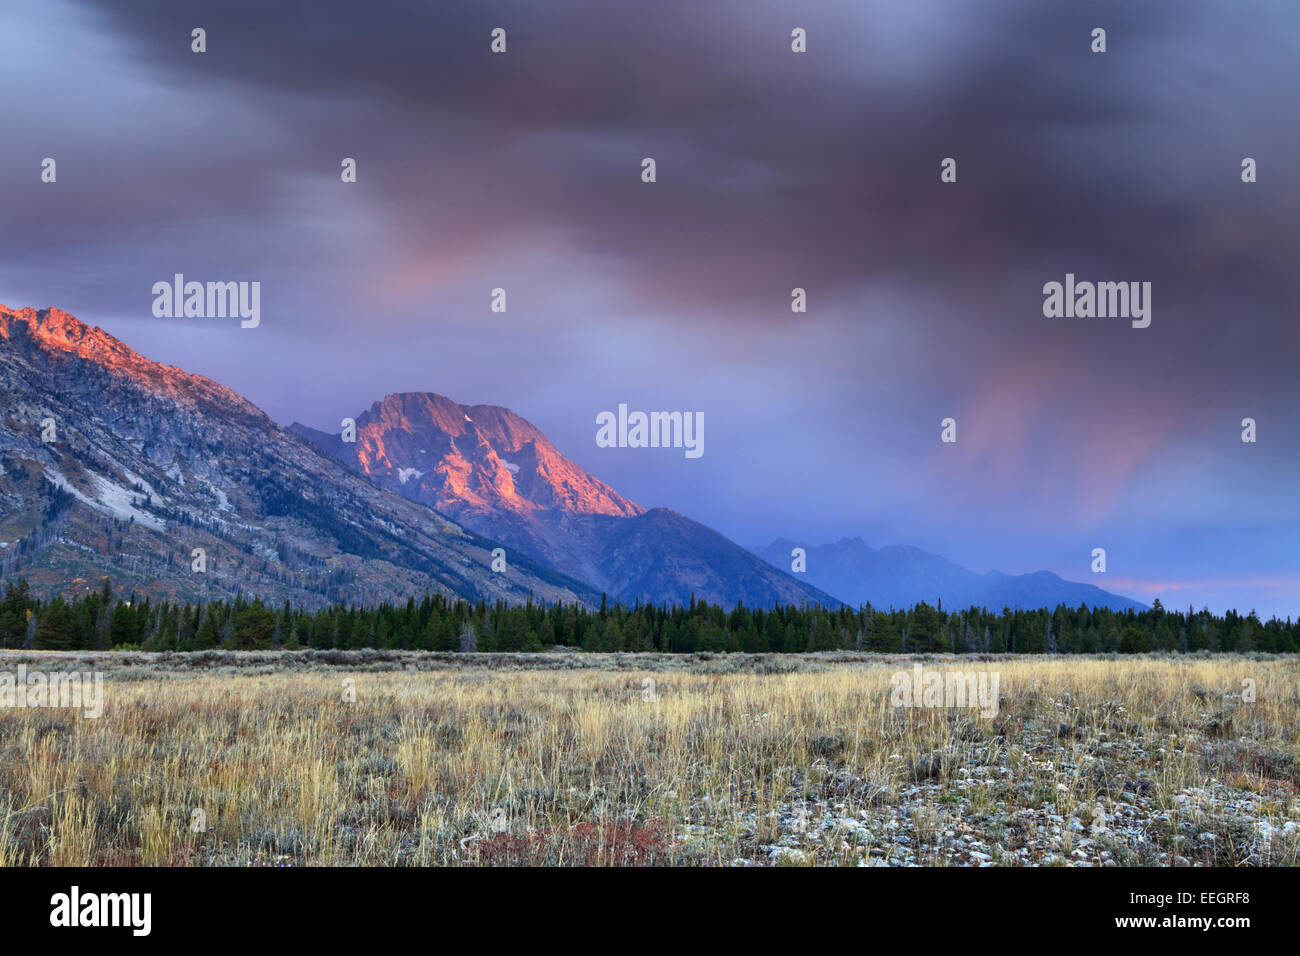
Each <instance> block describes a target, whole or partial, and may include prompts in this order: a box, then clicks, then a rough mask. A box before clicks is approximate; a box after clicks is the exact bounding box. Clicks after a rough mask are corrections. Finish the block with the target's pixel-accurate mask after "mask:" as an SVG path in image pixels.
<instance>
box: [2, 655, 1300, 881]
mask: <svg viewBox="0 0 1300 956" xmlns="http://www.w3.org/2000/svg"><path fill="white" fill-rule="evenodd" d="M918 660H921V662H922V663H923V666H924V667H925V668H926V669H927V670H928V669H937V670H940V671H950V670H955V669H960V670H962V671H966V672H978V673H988V674H997V676H998V678H999V689H1000V694H999V697H998V706H997V714H996V715H990V716H981V714H980V713H979V711H978V710H975V709H971V708H959V707H946V708H945V707H933V708H905V707H896V706H894V702H893V694H892V693H891V676H892V675H894V674H896V673H898V672H900V671H904V672H906V671H910V670H911V668H912V667H913V665H914V663H916V662H917V661H918ZM20 663H21V664H25V665H26V666H27V667H28V668H41V669H44V670H46V671H59V670H68V669H71V668H75V669H78V670H83V671H90V670H93V671H100V672H102V673H103V675H104V698H105V703H104V712H103V716H102V717H100V718H98V719H92V718H88V717H86V716H84V715H83V714H82V713H80V712H77V711H73V710H70V709H13V708H0V865H4V866H23V865H76V866H82V865H99V864H127V865H132V864H139V865H197V866H201V865H354V864H366V865H381V866H389V865H513V864H547V865H555V864H586V865H644V864H648V865H771V864H783V865H790V864H794V865H809V864H818V865H821V864H833V865H908V864H921V865H1028V864H1044V865H1090V866H1098V865H1101V866H1113V865H1120V866H1124V865H1135V864H1167V865H1207V864H1210V865H1238V864H1252V865H1278V864H1281V865H1295V864H1296V863H1297V862H1300V850H1298V848H1300V796H1298V794H1297V786H1300V663H1298V662H1297V661H1296V660H1295V659H1294V658H1268V657H1265V656H1262V655H1261V656H1256V657H1227V658H1210V657H1160V658H1155V657H1142V658H1119V659H1116V658H1080V657H1074V658H1047V657H1018V658H1011V657H982V658H978V659H976V658H972V657H943V656H941V657H926V658H923V659H918V658H915V657H909V658H902V657H890V658H884V657H880V656H872V655H853V654H830V655H809V656H782V655H763V656H758V657H754V656H747V655H713V656H710V655H693V656H690V657H684V656H678V657H673V656H661V655H595V654H573V653H549V654H538V655H440V654H427V653H406V652H364V651H363V652H332V653H313V652H283V653H248V654H234V653H224V654H222V653H210V654H194V655H172V656H163V655H150V654H101V655H91V654H80V655H67V654H41V653H32V652H21V653H18V652H6V653H2V654H0V671H9V672H12V671H14V670H15V669H16V668H17V666H18V665H19V664H20ZM1243 682H1245V683H1243ZM1252 697H1253V700H1252V699H1251V698H1252Z"/></svg>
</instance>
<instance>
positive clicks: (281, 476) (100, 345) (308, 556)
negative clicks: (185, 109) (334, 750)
mask: <svg viewBox="0 0 1300 956" xmlns="http://www.w3.org/2000/svg"><path fill="white" fill-rule="evenodd" d="M0 396H3V398H2V399H0V402H3V404H0V408H4V409H7V412H6V413H4V414H0V571H2V572H3V577H4V578H7V579H13V578H15V577H18V576H20V575H21V576H25V577H27V578H28V579H29V580H30V581H31V583H32V586H33V588H34V590H35V591H36V592H37V593H60V592H65V591H74V592H76V591H83V590H89V589H94V588H97V587H98V586H99V582H100V580H101V579H102V577H104V576H108V577H111V578H114V579H115V580H116V581H117V582H118V583H119V585H120V586H123V587H128V588H134V589H139V590H141V591H142V592H145V593H156V594H166V595H170V596H175V597H183V598H186V599H191V598H193V599H198V598H201V597H203V596H208V597H217V596H221V597H229V596H231V595H235V594H239V595H243V594H257V595H258V596H262V597H264V598H266V599H268V600H277V601H278V600H281V599H292V600H294V601H297V602H299V603H301V604H304V605H307V606H319V605H322V604H326V603H331V602H334V601H344V602H347V603H378V602H380V601H383V600H397V599H401V600H405V599H406V598H407V597H409V596H410V595H411V594H415V593H420V592H422V591H424V590H430V591H434V592H437V593H443V594H446V595H448V596H458V597H464V598H467V599H484V600H489V601H493V600H497V599H501V600H507V601H510V602H517V603H522V602H524V601H526V600H528V599H529V598H530V597H532V596H536V597H537V598H538V599H547V600H564V601H581V602H583V603H587V604H594V603H595V602H596V601H598V600H599V592H596V591H595V590H594V589H592V588H591V587H590V586H589V585H587V584H585V583H584V582H582V581H579V580H576V579H574V578H572V577H570V576H568V575H564V574H561V573H560V572H557V571H555V570H554V569H551V568H547V567H545V566H543V565H541V564H539V563H538V562H535V561H530V560H528V559H527V558H522V557H521V559H520V560H518V561H516V562H512V563H511V565H510V568H509V571H508V573H504V574H498V573H495V572H493V571H492V570H491V563H492V553H491V552H492V547H493V546H494V544H495V542H492V541H490V540H488V539H486V538H484V537H483V536H482V535H480V534H477V533H475V532H473V531H471V530H469V529H466V528H464V527H462V526H460V525H458V524H457V523H455V522H453V521H451V520H450V519H449V518H447V517H446V516H444V515H441V514H439V513H438V512H436V511H435V510H433V509H429V508H424V507H420V506H418V505H415V504H414V503H412V502H410V501H408V500H406V499H405V498H403V497H401V496H399V495H393V494H391V493H389V492H385V491H384V490H383V489H380V488H378V487H376V486H375V485H374V483H372V482H369V481H366V480H365V479H364V478H362V477H360V476H356V475H353V474H352V473H350V472H348V471H347V470H345V469H340V468H339V467H338V464H337V461H336V460H334V459H332V458H328V457H326V456H324V455H322V454H321V453H320V452H319V451H318V450H317V449H316V448H315V447H314V446H312V445H311V444H310V443H309V442H306V441H304V440H303V439H302V438H301V437H299V436H298V435H296V434H294V433H292V432H290V431H289V430H288V429H285V428H283V427H281V426H280V425H278V424H276V423H275V422H274V421H272V420H271V419H270V418H269V417H268V416H267V415H266V414H265V413H263V412H262V411H261V410H260V409H259V408H257V407H256V406H255V405H254V404H253V403H252V402H250V401H248V400H247V399H246V398H244V397H243V396H242V395H239V394H238V393H236V392H234V391H233V390H231V389H229V388H226V387H225V386H223V385H220V384H219V383H217V382H214V381H213V380H211V379H208V378H206V377H204V376H201V375H196V374H193V373H189V372H186V371H184V370H183V369H179V368H176V367H174V366H167V365H163V364H162V363H159V362H155V361H153V360H151V359H148V358H145V357H144V356H142V355H140V354H139V353H138V352H135V351H134V350H133V349H131V348H130V347H129V346H127V345H126V344H125V343H123V342H121V341H120V340H118V339H117V338H115V337H114V336H112V335H110V334H109V333H107V332H105V331H104V330H103V329H100V328H98V327H92V326H89V325H87V324H86V323H84V322H82V321H81V320H79V319H77V318H76V317H75V316H72V315H71V314H69V313H67V312H64V311H62V310H60V309H40V310H38V309H31V308H27V309H12V308H9V307H8V306H0ZM195 548H199V549H201V550H202V561H198V560H197V558H196V557H195V552H194V549H195ZM199 567H201V568H202V570H196V568H199Z"/></svg>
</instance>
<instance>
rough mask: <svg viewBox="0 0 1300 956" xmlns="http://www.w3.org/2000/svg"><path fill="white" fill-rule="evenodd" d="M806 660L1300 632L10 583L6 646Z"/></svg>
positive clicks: (1197, 615)
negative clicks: (157, 594) (49, 592)
mask: <svg viewBox="0 0 1300 956" xmlns="http://www.w3.org/2000/svg"><path fill="white" fill-rule="evenodd" d="M556 645H559V646H563V647H571V648H576V649H580V650H584V651H601V652H617V651H628V652H635V651H660V652H666V653H683V654H689V653H694V652H697V651H711V652H747V653H773V652H777V653H802V652H810V651H846V650H847V651H876V652H895V653H944V652H954V653H959V654H962V653H966V654H979V653H989V654H1001V653H1020V654H1091V653H1143V652H1148V651H1166V652H1171V653H1191V652H1196V651H1209V652H1212V653H1217V652H1224V653H1230V652H1238V653H1241V652H1250V651H1263V652H1270V653H1286V652H1293V651H1296V650H1297V649H1298V648H1300V621H1297V622H1294V623H1293V622H1292V621H1291V619H1290V618H1289V617H1288V618H1287V619H1286V620H1285V621H1279V620H1277V619H1276V618H1272V619H1270V620H1269V621H1268V622H1267V623H1265V622H1261V621H1260V619H1259V617H1258V615H1256V613H1255V612H1254V611H1251V612H1250V613H1249V614H1246V615H1241V614H1239V613H1237V612H1236V611H1228V612H1226V613H1225V614H1222V615H1216V614H1212V613H1210V611H1209V610H1208V609H1204V608H1203V609H1202V610H1200V611H1196V610H1194V609H1192V608H1190V607H1189V608H1188V609H1187V610H1186V611H1177V610H1175V611H1170V610H1166V609H1165V608H1164V607H1163V605H1161V603H1160V601H1159V600H1156V601H1155V602H1154V604H1153V605H1152V606H1151V607H1150V608H1148V609H1146V610H1140V611H1138V610H1126V611H1112V610H1110V609H1108V608H1088V607H1086V606H1080V607H1077V608H1069V607H1066V606H1065V605H1063V604H1062V605H1060V606H1058V607H1057V608H1055V609H1054V610H1049V609H1040V610H1012V609H1010V608H1003V609H1002V611H1001V612H994V611H990V610H989V609H987V608H974V607H972V608H966V609H964V610H957V611H954V610H945V609H944V608H943V605H942V602H940V603H939V604H938V605H937V606H934V607H932V606H930V605H929V604H926V603H924V602H922V603H920V604H917V605H915V606H914V607H911V608H908V609H905V610H900V609H896V608H889V609H879V608H873V607H872V606H871V605H870V604H867V605H864V606H863V607H860V608H858V609H857V610H853V609H851V608H848V607H838V608H830V607H823V606H820V605H804V606H801V607H794V606H786V607H775V608H771V609H764V608H753V609H751V608H747V607H744V606H743V605H738V606H737V607H735V608H734V609H732V610H727V609H725V608H723V607H720V606H718V605H716V604H709V603H708V602H704V601H696V600H695V599H694V597H692V598H691V602H690V605H689V606H682V605H677V606H673V607H668V606H666V605H662V604H660V605H655V604H644V603H639V602H638V603H634V604H632V605H631V606H628V605H625V604H623V603H621V602H616V603H614V604H612V605H611V604H609V603H608V602H607V601H606V599H605V598H604V597H603V596H602V598H601V605H600V608H599V610H595V609H591V608H587V607H584V606H582V605H578V604H563V603H553V604H550V603H546V602H540V603H539V602H534V601H533V600H531V598H530V600H529V601H527V602H526V603H524V604H516V605H510V604H506V603H504V602H499V603H494V604H491V605H489V604H487V603H486V602H484V601H478V602H477V603H475V602H470V601H465V600H461V599H449V598H447V597H445V596H443V595H441V594H426V595H425V596H424V597H423V598H421V599H419V600H417V599H416V598H414V597H412V598H410V599H409V600H408V601H407V602H406V603H405V604H404V605H402V604H380V605H376V606H367V607H358V606H345V605H341V604H340V605H335V606H334V607H330V608H325V609H320V610H308V609H304V608H293V607H291V606H290V605H289V603H288V602H287V601H286V602H285V603H284V605H283V606H280V607H275V606H273V605H267V604H265V603H263V602H262V601H261V599H259V598H251V599H246V598H243V597H240V598H236V599H234V600H217V601H210V602H200V603H193V604H191V603H189V602H186V603H184V604H180V603H175V602H171V601H167V600H160V601H153V600H151V599H150V598H148V597H144V598H142V599H137V597H136V595H135V594H125V595H123V594H116V593H115V592H114V590H113V586H112V584H111V582H110V581H109V580H108V579H107V578H105V579H104V582H103V585H102V587H101V588H100V589H99V590H97V591H94V592H92V593H90V594H88V595H85V596H83V597H75V598H67V597H63V596H56V597H53V598H50V599H48V600H40V599H37V598H34V597H33V596H32V595H31V592H30V589H29V587H28V584H27V581H26V579H20V580H18V581H11V582H10V583H9V584H8V586H7V589H6V592H5V596H4V600H3V602H0V647H5V648H30V649H36V650H110V649H140V650H149V651H200V650H208V649H226V650H262V649H271V648H285V649H289V650H294V649H299V648H308V647H310V648H321V649H348V648H377V649H410V650H429V651H457V652H472V651H540V650H544V649H548V648H551V647H554V646H556Z"/></svg>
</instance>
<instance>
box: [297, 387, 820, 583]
mask: <svg viewBox="0 0 1300 956" xmlns="http://www.w3.org/2000/svg"><path fill="white" fill-rule="evenodd" d="M290 428H291V429H292V430H293V431H295V432H297V433H298V434H300V435H302V436H304V437H306V438H308V439H309V440H311V441H312V442H313V443H315V444H316V445H317V446H318V447H319V448H321V449H322V450H324V451H327V452H329V453H330V454H331V455H334V456H336V457H338V458H339V459H340V460H342V461H343V462H345V463H346V464H347V465H348V466H349V467H350V468H352V469H354V470H356V471H357V472H359V473H361V474H364V475H366V476H368V477H369V478H370V479H371V480H373V481H374V482H376V483H377V484H379V485H380V486H382V487H384V488H387V489H389V490H391V491H394V492H397V493H398V494H401V495H404V496H405V497H407V498H409V499H411V500H412V501H418V502H421V503H422V504H426V505H428V506H429V507H432V508H436V509H438V510H439V511H441V512H442V513H444V514H446V515H448V516H449V517H451V518H452V519H453V520H455V521H457V522H459V523H461V524H463V525H465V526H466V527H468V528H472V529H474V530H475V531H478V532H479V533H481V534H484V535H488V536H490V537H492V538H493V539H495V540H499V541H502V542H505V543H506V544H507V545H510V546H511V547H512V548H515V549H517V550H518V551H521V552H522V553H524V554H527V555H530V556H532V557H534V558H536V559H538V560H540V561H543V562H545V563H546V564H549V565H551V566H552V567H555V568H557V569H559V570H561V571H563V572H564V573H566V574H570V575H573V576H574V577H576V578H580V579H581V580H584V581H588V582H590V583H591V584H592V585H594V586H595V587H596V588H598V589H599V590H602V591H605V592H608V594H609V595H610V597H611V598H614V597H618V598H622V599H623V600H624V601H627V602H632V601H636V600H642V601H651V602H654V603H659V602H668V603H670V604H671V603H681V604H688V603H689V602H690V600H691V596H692V595H694V596H695V597H696V598H697V599H698V600H707V601H710V602H712V603H718V604H722V605H724V606H727V607H730V606H733V605H735V604H736V603H737V602H743V603H744V604H745V605H747V606H749V607H757V606H771V605H773V604H778V603H780V604H799V603H801V602H804V601H810V602H819V603H823V604H838V603H839V602H838V601H836V600H835V598H833V597H831V596H830V595H829V594H826V593H824V592H822V591H819V590H818V589H817V588H815V587H811V586H809V585H808V584H807V583H805V582H801V581H799V580H797V579H795V578H794V577H792V576H790V575H789V574H785V573H783V572H782V571H780V570H778V569H775V568H772V567H770V566H769V565H767V564H766V563H764V562H763V561H761V560H758V559H757V558H756V557H755V556H754V555H753V554H751V553H750V552H748V551H747V550H745V549H744V548H742V547H741V546H740V545H738V544H735V543H734V542H732V541H730V540H729V539H727V538H726V537H725V536H723V535H721V534H719V533H717V532H716V531H713V530H711V529H709V528H707V527H705V526H704V525H702V524H699V523H698V522H695V521H692V520H691V519H689V518H686V517H684V516H683V515H680V514H678V513H677V512H675V511H671V510H669V509H667V508H655V509H650V510H647V509H646V508H644V507H642V506H641V505H639V504H637V503H636V502H633V501H629V500H628V499H627V498H624V497H623V496H622V495H620V494H619V493H618V492H617V491H615V490H614V489H613V488H611V487H610V486H609V485H607V484H605V483H604V482H602V481H600V480H599V479H597V478H595V477H593V476H592V475H590V474H588V473H587V472H586V471H584V470H583V469H582V468H580V467H579V466H578V465H576V464H574V463H573V462H572V461H570V460H569V459H568V458H566V457H565V456H564V455H563V454H561V453H560V451H559V450H558V449H557V448H556V447H555V446H554V445H553V444H551V442H550V441H549V440H548V439H547V438H546V436H545V435H544V434H543V433H542V432H541V431H540V430H539V429H538V428H536V427H535V426H534V425H532V424H531V423H530V422H528V421H526V420H525V419H523V418H521V417H520V416H519V415H516V414H515V413H514V412H512V411H510V410H509V409H506V408H500V407H498V406H495V405H459V404H457V403H456V402H453V401H452V400H451V399H448V398H444V397H443V396H441V395H435V394H432V393H430V392H407V393H401V394H395V395H389V396H387V397H385V398H384V399H383V400H382V401H378V402H375V403H374V404H373V405H371V406H370V408H369V409H367V410H366V411H365V412H363V413H362V414H360V415H358V416H357V417H356V441H355V442H345V441H343V439H342V435H341V434H340V433H327V432H323V431H320V430H318V429H315V428H310V427H308V426H306V425H302V424H299V423H294V424H293V425H291V426H290Z"/></svg>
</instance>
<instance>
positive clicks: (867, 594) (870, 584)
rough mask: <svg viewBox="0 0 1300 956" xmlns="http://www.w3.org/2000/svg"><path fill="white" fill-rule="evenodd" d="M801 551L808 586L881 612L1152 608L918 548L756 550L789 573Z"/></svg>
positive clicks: (846, 543)
mask: <svg viewBox="0 0 1300 956" xmlns="http://www.w3.org/2000/svg"><path fill="white" fill-rule="evenodd" d="M797 547H803V548H804V551H805V552H806V554H807V571H806V572H804V573H806V574H807V577H808V580H809V582H811V583H812V584H814V585H816V586H817V587H819V588H822V589H823V590H825V591H829V592H830V593H831V594H834V595H836V596H837V597H839V598H841V599H842V600H844V601H846V602H847V603H849V604H851V605H853V606H855V607H856V606H859V605H862V604H866V603H868V602H870V603H871V605H872V606H873V607H877V608H888V607H890V606H893V607H896V608H907V607H912V606H913V605H914V604H916V603H917V602H919V601H925V602H926V603H928V604H930V605H931V606H932V607H933V606H935V605H936V604H937V603H938V602H940V601H942V602H943V606H944V607H945V608H949V609H958V608H967V607H987V608H988V609H989V610H991V611H1001V610H1002V609H1003V608H1004V607H1010V608H1013V609H1015V608H1042V607H1047V608H1054V607H1056V606H1057V605H1058V604H1065V605H1066V606H1068V607H1072V608H1074V607H1078V606H1079V605H1080V604H1086V605H1088V606H1089V607H1108V608H1111V609H1113V610H1117V611H1120V610H1126V609H1128V608H1136V609H1141V608H1144V607H1146V605H1145V604H1142V603H1141V602H1139V601H1134V600H1132V599H1131V598H1126V597H1122V596H1120V595H1118V594H1111V593H1110V592H1109V591H1103V590H1102V589H1101V588H1098V587H1094V586H1093V585H1091V584H1079V583H1076V582H1074V581H1066V580H1064V579H1063V578H1060V577H1058V576H1057V575H1055V574H1053V573H1051V572H1050V571H1036V572H1033V573H1032V574H1003V573H1002V572H1000V571H990V572H988V573H987V574H977V573H976V572H974V571H970V570H968V569H966V568H963V567H961V566H960V565H957V564H954V563H953V562H951V561H949V560H948V559H947V558H943V557H940V556H939V555H937V554H930V553H929V552H927V551H922V550H921V549H920V548H912V547H907V546H904V545H891V546H889V547H886V548H880V549H876V548H872V547H870V546H868V545H867V544H865V543H864V542H863V540H862V539H861V538H843V539H841V540H839V541H837V542H835V543H834V544H823V545H820V546H817V547H809V546H808V545H806V544H805V545H801V544H799V543H798V542H795V541H787V540H785V539H778V540H776V541H773V542H772V543H771V544H769V545H767V546H765V547H761V548H755V549H754V553H755V554H758V555H759V556H760V557H762V558H763V559H764V560H765V561H768V562H769V563H771V564H772V565H773V566H775V567H781V568H787V569H788V568H789V567H790V563H791V560H792V558H791V556H790V553H791V551H792V550H793V549H795V548H797Z"/></svg>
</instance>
